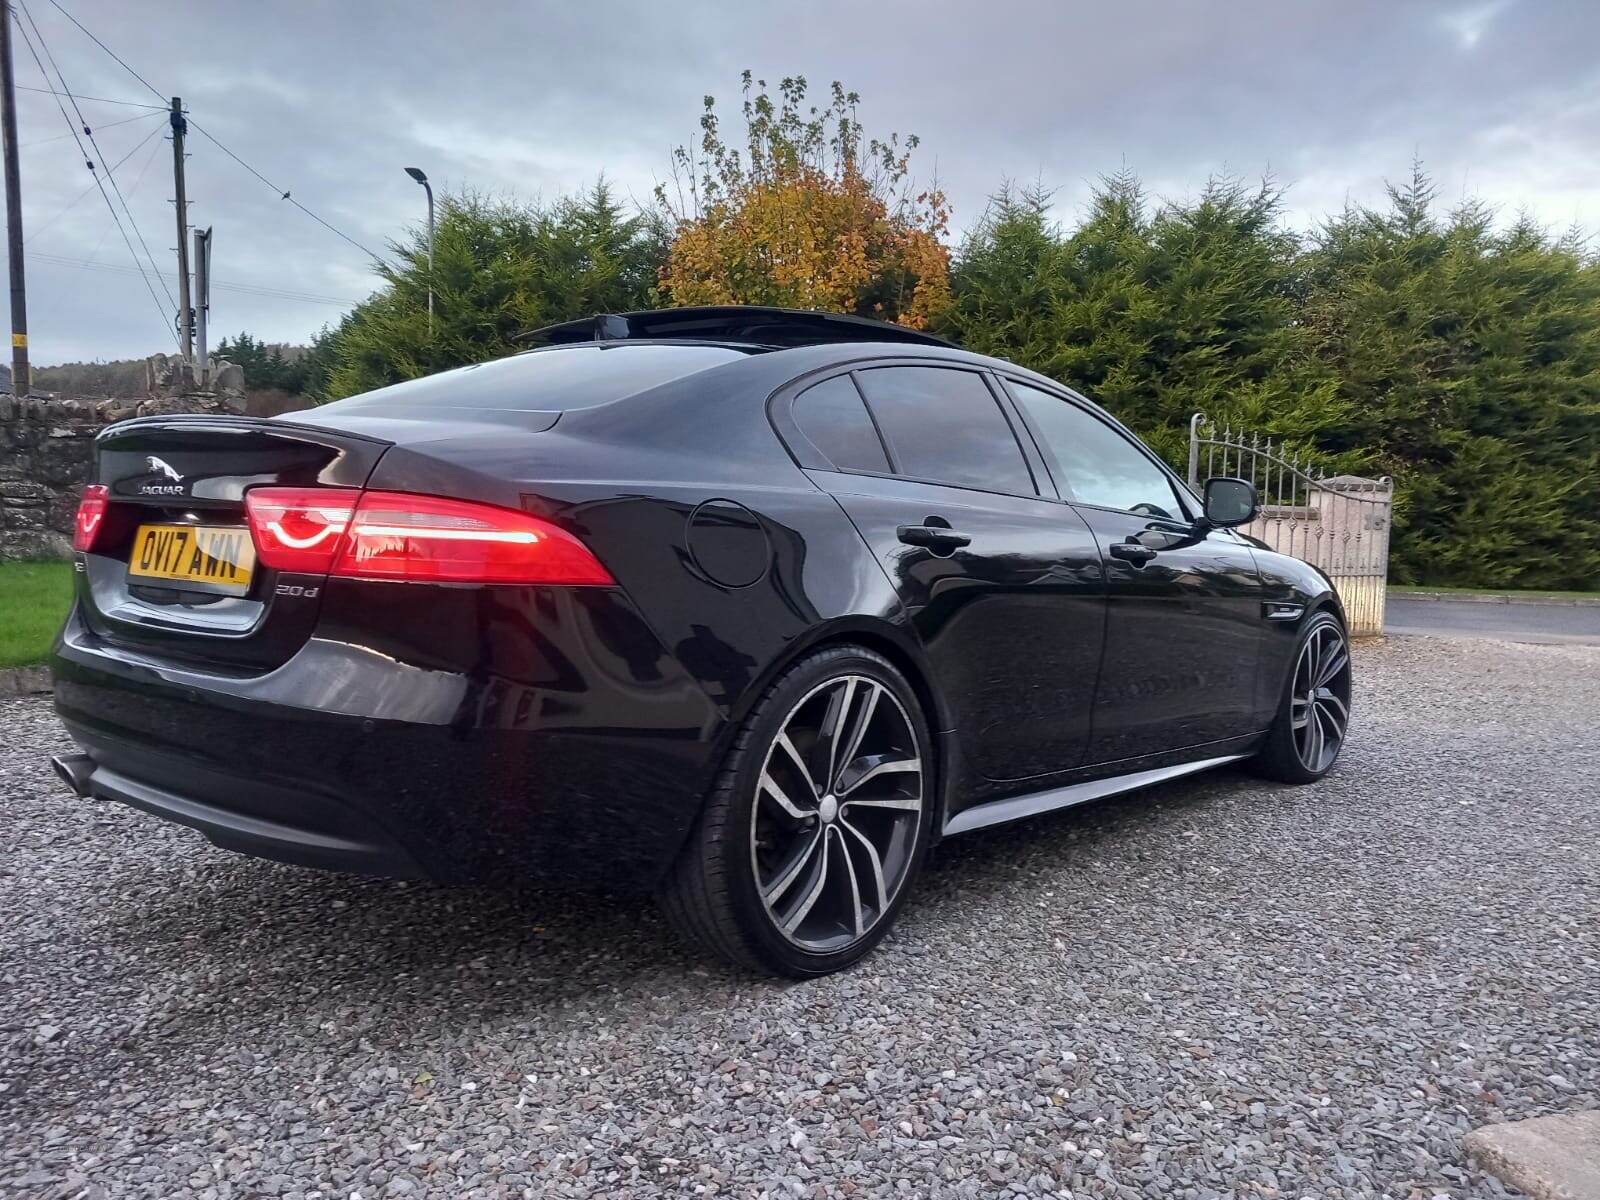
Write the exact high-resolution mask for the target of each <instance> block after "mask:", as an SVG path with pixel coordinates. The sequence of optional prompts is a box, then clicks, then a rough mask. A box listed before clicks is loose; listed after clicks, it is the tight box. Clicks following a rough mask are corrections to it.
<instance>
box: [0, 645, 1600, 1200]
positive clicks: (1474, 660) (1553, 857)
mask: <svg viewBox="0 0 1600 1200" xmlns="http://www.w3.org/2000/svg"><path fill="white" fill-rule="evenodd" d="M1357 661H1358V668H1359V675H1358V704H1359V709H1358V716H1357V723H1356V726H1355V729H1354V731H1353V734H1352V738H1351V741H1350V744H1349V746H1348V749H1347V752H1346V755H1345V758H1344V761H1343V762H1342V764H1341V765H1340V767H1339V768H1338V770H1337V772H1336V773H1335V774H1334V776H1333V777H1331V778H1330V779H1328V780H1327V781H1325V782H1324V783H1323V784H1322V785H1320V786H1317V787H1312V788H1300V789H1294V788H1279V787H1275V786H1270V785H1267V784H1264V783H1262V782H1260V781H1257V780H1255V779H1252V778H1251V777H1249V776H1246V775H1244V774H1242V773H1237V772H1224V773H1218V774H1214V775H1210V776H1204V777H1200V778H1197V779H1195V780H1192V781H1188V782H1185V783H1181V784H1177V785H1173V786H1168V787H1166V788H1164V789H1161V790H1159V791H1155V792H1151V793H1147V794H1146V795H1144V796H1141V797H1134V798H1128V799H1123V800H1120V801H1113V802H1108V803H1105V804H1100V805H1097V806H1093V807H1090V808H1086V809H1080V810H1077V811H1074V812H1070V813H1065V814H1061V815H1058V816H1056V817H1053V818H1049V819H1046V820H1043V821H1039V822H1035V823H1032V824H1029V825H1024V826H1015V827H1011V828H1009V829H1004V830H995V831H989V832H985V833H981V834H976V835H973V836H971V837H968V838H964V839H960V840H957V841H953V842H951V843H950V844H949V845H947V846H946V847H944V848H943V849H942V850H941V851H940V852H939V853H938V854H937V855H936V856H935V858H934V860H933V861H932V863H931V866H930V871H929V873H928V874H927V875H926V876H925V877H924V880H923V882H922V883H921V884H920V885H919V887H918V888H917V894H916V895H915V896H914V897H913V899H912V904H911V906H910V908H909V909H908V911H907V913H906V915H905V918H904V919H903V920H902V922H901V925H900V927H899V929H898V931H897V932H896V933H895V934H894V935H893V936H892V937H891V938H890V940H889V941H888V942H887V943H886V944H885V945H884V946H883V947H882V948H881V949H880V950H879V952H878V953H876V954H875V955H873V956H872V957H871V958H869V959H868V960H867V961H866V962H865V963H863V964H862V965H861V966H859V967H858V968H857V969H855V970H853V971H851V972H849V973H847V974H845V975H843V976H841V977H834V978H831V979H825V980H818V981H814V982H810V983H804V984H780V983H775V982H771V981H768V980H765V979H759V978H753V977H750V976H746V975H742V974H739V973H736V972H733V971H731V970H725V969H723V968H720V967H716V966H710V965H707V964H705V963H702V962H700V961H699V960H697V959H696V958H694V957H693V956H692V955H690V954H687V953H686V952H684V951H682V950H681V949H679V948H678V947H677V946H676V945H675V944H674V943H673V942H672V940H671V938H670V937H669V935H668V932H667V930H666V929H665V928H664V927H663V925H662V923H661V921H660V920H659V919H658V918H657V917H656V915H655V914H654V912H653V911H652V910H651V909H649V908H648V907H647V906H641V905H638V904H636V903H630V902H622V901H617V900H610V899H604V898H592V897H571V896H545V895H539V894H531V893H530V894H521V895H506V894H496V893H490V892H479V891H471V890H466V891H461V890H457V891H447V890H439V889H435V888H431V887H424V886H417V885H410V886H407V885H403V884H397V883H392V882H385V881H371V880H361V879H355V878H349V877H340V876H330V875H325V874H317V873H314V872H310V871H300V870H296V869H292V868H288V867H279V866H274V865H271V864H266V863H260V862H254V861H250V860H247V859H243V858H238V857H235V856H233V855H230V854H227V853H225V852H224V851H221V850H217V849H214V848H213V847H211V846H209V845H208V844H207V843H205V842H204V841H202V840H200V839H199V838H198V837H197V836H195V835H192V834H190V833H188V832H186V831H184V830H181V829H177V828H173V827H169V826H166V825H164V824H162V823H160V822H157V821H155V820H153V819H151V818H148V817H145V816H143V815H140V814H138V813H135V812H132V811H129V810H124V809H121V808H117V807H106V806H90V805H86V804H84V803H83V802H80V801H77V800H75V799H73V798H72V797H71V796H70V795H69V794H67V793H66V792H65V790H64V789H63V788H62V787H61V786H60V785H59V784H58V783H57V782H56V781H55V779H54V778H53V777H52V776H51V775H50V773H49V771H48V770H47V769H46V768H45V765H44V755H45V754H46V753H47V752H50V751H54V750H57V749H60V748H62V747H64V746H65V745H66V742H65V739H64V737H63V735H62V733H61V731H60V729H59V726H58V725H57V724H56V723H55V720H54V718H53V717H52V715H51V713H50V710H49V708H48V706H47V705H46V704H45V703H43V702H41V701H38V700H14V701H7V702H5V703H4V704H3V705H0V815H3V816H4V828H5V831H6V835H7V840H8V842H9V843H10V844H9V846H8V849H9V851H10V853H9V854H8V855H6V856H4V858H3V859H0V921H3V928H0V1194H4V1195H6V1196H22V1195H26V1196H46V1197H52V1196H60V1197H67V1196H75V1197H76V1196H86V1197H100V1196H115V1197H121V1196H137V1197H161V1198H163V1200H165V1198H169V1197H206V1198H218V1200H221V1198H227V1197H237V1198H244V1197H250V1198H256V1197H267V1196H275V1197H276V1196H281V1197H295V1198H299V1200H317V1198H321V1200H332V1198H334V1197H337V1198H338V1200H350V1198H352V1197H355V1196H358V1195H359V1196H360V1197H362V1200H374V1198H377V1197H393V1196H408V1197H422V1196H448V1197H452V1198H453V1197H500V1196H540V1197H545V1196H576V1195H603V1196H645V1195H656V1194H662V1193H666V1194H672V1195H730V1196H741V1197H747V1196H769V1197H785V1196H824V1195H826V1196H858V1197H859V1196H877V1195H884V1196H894V1197H913V1196H952V1197H968V1196H971V1197H978V1196H983V1197H991V1196H1008V1195H1019V1196H1036V1195H1061V1196H1068V1195H1070V1196H1096V1197H1119V1198H1133V1197H1179V1198H1198V1197H1212V1196H1229V1197H1232V1196H1247V1197H1270V1196H1285V1197H1305V1196H1315V1197H1348V1196H1375V1195H1381V1196H1393V1197H1401V1198H1404V1200H1413V1198H1420V1200H1431V1198H1433V1197H1435V1196H1441V1195H1442V1196H1450V1197H1487V1196H1499V1195H1505V1194H1506V1193H1505V1192H1504V1191H1503V1190H1502V1188H1501V1186H1500V1185H1499V1184H1498V1183H1497V1182H1496V1181H1494V1180H1493V1179H1491V1178H1489V1177H1487V1176H1485V1175H1483V1174H1482V1173H1480V1172H1479V1171H1477V1170H1476V1169H1475V1168H1474V1167H1473V1166H1472V1164H1470V1163H1469V1162H1468V1161H1467V1159H1466V1158H1465V1156H1464V1153H1463V1150H1462V1146H1461V1141H1462V1136H1463V1135H1464V1134H1465V1133H1466V1132H1467V1130H1468V1129H1469V1128H1471V1127H1473V1126H1475V1125H1479V1124H1483V1123H1486V1122H1491V1121H1506V1120H1514V1119H1518V1118H1521V1117H1529V1116H1537V1115H1543V1114H1546V1113H1556V1112H1565V1111H1574V1110H1580V1109H1584V1108H1594V1107H1596V1106H1597V1105H1600V1101H1597V1099H1596V1097H1597V1096H1600V863H1597V859H1600V856H1597V853H1596V847H1597V845H1600V837H1597V834H1600V800H1597V795H1596V791H1597V788H1596V783H1595V780H1596V779H1597V778H1600V733H1597V723H1596V714H1597V713H1600V649H1596V648H1592V647H1579V646H1510V645H1505V644H1500V643H1492V642H1452V641H1435V640H1399V641H1396V640H1391V641H1388V642H1386V643H1383V644H1380V645H1375V646H1370V647H1366V648H1364V649H1362V650H1361V651H1360V652H1359V653H1358V659H1357Z"/></svg>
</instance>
